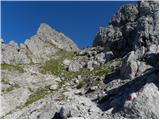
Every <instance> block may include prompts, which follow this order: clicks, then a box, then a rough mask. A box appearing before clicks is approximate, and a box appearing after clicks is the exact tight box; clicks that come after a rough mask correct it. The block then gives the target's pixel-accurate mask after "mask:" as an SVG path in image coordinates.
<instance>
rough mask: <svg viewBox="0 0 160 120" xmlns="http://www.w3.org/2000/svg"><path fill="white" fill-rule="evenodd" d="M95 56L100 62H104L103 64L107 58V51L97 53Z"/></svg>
mask: <svg viewBox="0 0 160 120" xmlns="http://www.w3.org/2000/svg"><path fill="white" fill-rule="evenodd" d="M95 58H96V60H97V61H98V62H99V63H102V64H103V63H104V62H105V61H106V59H105V53H103V52H101V53H99V54H97V55H96V56H95Z"/></svg>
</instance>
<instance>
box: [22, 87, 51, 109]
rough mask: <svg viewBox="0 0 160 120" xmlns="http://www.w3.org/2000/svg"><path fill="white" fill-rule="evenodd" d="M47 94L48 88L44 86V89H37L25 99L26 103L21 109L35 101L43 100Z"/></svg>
mask: <svg viewBox="0 0 160 120" xmlns="http://www.w3.org/2000/svg"><path fill="white" fill-rule="evenodd" d="M47 94H49V86H46V87H44V88H39V89H37V90H36V91H35V92H33V93H32V94H31V95H30V96H29V98H28V99H27V101H26V103H25V104H24V106H23V107H25V106H28V105H30V104H32V103H34V102H35V101H37V100H39V99H41V98H43V97H44V96H45V95H47Z"/></svg>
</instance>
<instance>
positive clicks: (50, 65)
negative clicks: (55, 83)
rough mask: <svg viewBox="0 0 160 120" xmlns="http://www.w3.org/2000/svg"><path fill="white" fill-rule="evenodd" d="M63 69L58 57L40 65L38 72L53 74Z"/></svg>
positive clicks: (57, 73)
mask: <svg viewBox="0 0 160 120" xmlns="http://www.w3.org/2000/svg"><path fill="white" fill-rule="evenodd" d="M62 69H63V66H62V64H61V63H60V61H59V60H58V59H52V60H49V61H47V62H46V63H45V64H44V65H42V66H41V67H40V72H41V73H43V74H47V73H48V74H55V75H59V74H60V73H61V71H62Z"/></svg>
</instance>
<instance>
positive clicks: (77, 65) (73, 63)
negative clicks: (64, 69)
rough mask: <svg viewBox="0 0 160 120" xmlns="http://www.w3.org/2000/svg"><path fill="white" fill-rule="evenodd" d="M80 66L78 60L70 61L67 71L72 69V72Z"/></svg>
mask: <svg viewBox="0 0 160 120" xmlns="http://www.w3.org/2000/svg"><path fill="white" fill-rule="evenodd" d="M80 68H82V65H81V64H79V63H78V62H76V61H72V62H71V63H70V64H69V67H68V71H70V72H71V71H72V72H77V71H79V70H80Z"/></svg>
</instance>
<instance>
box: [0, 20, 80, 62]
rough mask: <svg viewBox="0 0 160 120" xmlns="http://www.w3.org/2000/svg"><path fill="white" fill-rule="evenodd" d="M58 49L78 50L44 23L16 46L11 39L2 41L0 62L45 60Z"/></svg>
mask: <svg viewBox="0 0 160 120" xmlns="http://www.w3.org/2000/svg"><path fill="white" fill-rule="evenodd" d="M58 49H63V50H66V51H78V50H79V48H78V47H77V46H76V45H75V43H74V42H73V41H72V40H71V39H70V38H68V37H66V36H65V35H64V34H63V33H59V32H57V31H55V30H54V29H52V28H51V27H50V26H48V25H47V24H45V23H42V24H41V25H40V27H39V28H38V31H37V34H36V35H34V36H32V37H31V38H30V39H28V40H26V41H25V43H24V44H21V45H20V46H18V45H17V44H16V43H14V42H13V41H12V42H10V43H9V44H3V43H2V56H3V59H2V63H7V64H29V63H31V62H33V63H39V62H43V61H47V60H49V59H50V58H53V57H57V55H56V52H57V51H58Z"/></svg>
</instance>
